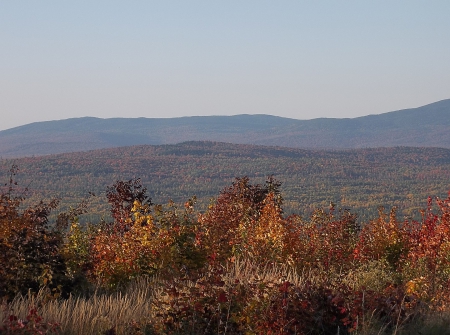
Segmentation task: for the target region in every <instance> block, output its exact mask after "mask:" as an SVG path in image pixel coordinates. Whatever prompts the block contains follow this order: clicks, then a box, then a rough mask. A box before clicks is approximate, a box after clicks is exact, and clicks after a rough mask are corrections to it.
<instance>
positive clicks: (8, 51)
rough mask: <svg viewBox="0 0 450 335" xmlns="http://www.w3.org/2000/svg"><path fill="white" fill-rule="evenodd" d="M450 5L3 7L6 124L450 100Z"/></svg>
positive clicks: (346, 109) (0, 47) (334, 110)
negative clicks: (91, 117) (78, 118)
mask: <svg viewBox="0 0 450 335" xmlns="http://www.w3.org/2000/svg"><path fill="white" fill-rule="evenodd" d="M449 17H450V1H448V0H445V1H433V0H427V1H415V0H408V1H396V0H389V1H383V0H377V1H361V0H354V1H320V0H318V1H301V0H298V1H283V0H280V1H264V0H255V1H253V0H248V1H246V0H239V1H234V0H227V1H212V0H209V1H195V0H193V1H186V0H184V1H170V0H164V1H132V0H131V1H112V0H109V1H83V0H78V1H57V0H54V1H21V0H14V1H13V0H10V1H6V0H5V1H1V2H0V113H1V115H2V118H1V121H0V130H1V129H7V128H12V127H15V126H18V125H22V124H26V123H31V122H36V121H45V120H55V119H65V118H70V117H81V116H97V117H103V118H107V117H178V116H190V115H235V114H244V113H245V114H271V115H278V116H284V117H290V118H296V119H312V118H317V117H339V118H340V117H357V116H362V115H368V114H379V113H384V112H388V111H392V110H398V109H403V108H410V107H418V106H422V105H425V104H428V103H431V102H434V101H438V100H442V99H448V98H450V20H449Z"/></svg>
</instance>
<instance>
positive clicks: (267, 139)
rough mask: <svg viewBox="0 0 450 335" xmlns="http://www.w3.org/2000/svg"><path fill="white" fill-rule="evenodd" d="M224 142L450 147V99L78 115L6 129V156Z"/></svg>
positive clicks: (1, 136)
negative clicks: (322, 112) (332, 114)
mask: <svg viewBox="0 0 450 335" xmlns="http://www.w3.org/2000/svg"><path fill="white" fill-rule="evenodd" d="M205 140H207V141H220V142H228V143H236V144H238V143H239V144H256V145H269V146H282V147H291V148H309V149H343V148H373V147H397V146H410V147H442V148H450V99H447V100H442V101H438V102H435V103H432V104H429V105H426V106H422V107H418V108H412V109H404V110H399V111H394V112H389V113H384V114H379V115H369V116H363V117H358V118H346V119H334V118H318V119H313V120H296V119H289V118H283V117H276V116H270V115H236V116H193V117H180V118H111V119H100V118H94V117H83V118H73V119H66V120H58V121H46V122H36V123H31V124H28V125H24V126H20V127H15V128H11V129H7V130H3V131H0V157H3V158H13V157H25V156H41V155H48V154H55V153H64V152H76V151H88V150H94V149H101V148H111V147H122V146H130V145H140V144H152V145H160V144H175V143H181V142H185V141H205Z"/></svg>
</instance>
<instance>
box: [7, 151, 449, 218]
mask: <svg viewBox="0 0 450 335" xmlns="http://www.w3.org/2000/svg"><path fill="white" fill-rule="evenodd" d="M13 163H15V164H17V165H18V166H19V168H20V173H19V175H18V181H19V185H22V186H29V189H30V192H31V195H32V196H31V198H30V200H33V201H34V202H36V201H38V200H40V199H48V198H50V197H60V198H62V202H63V205H64V206H69V205H74V204H75V203H77V202H78V201H80V200H81V199H82V198H83V196H85V195H87V194H88V192H89V191H92V192H94V193H96V194H97V195H99V196H97V197H95V198H93V199H92V211H93V212H94V213H97V214H98V215H101V214H103V215H104V214H105V213H107V209H108V206H107V204H106V200H105V197H104V192H105V189H106V187H107V186H111V185H112V184H113V183H114V182H115V181H117V180H128V179H130V178H133V177H139V178H141V179H142V182H143V184H144V185H145V186H147V187H148V189H149V194H150V195H151V196H152V198H153V200H154V202H155V203H160V204H165V203H167V202H168V200H169V199H172V200H174V201H175V202H176V203H184V202H185V201H186V200H187V199H188V198H189V197H191V196H193V195H196V196H197V197H198V201H199V207H200V209H201V208H203V209H204V208H206V206H207V205H208V203H209V201H210V199H211V198H212V197H215V196H217V194H218V193H219V192H220V191H221V190H222V189H223V188H224V187H226V186H228V185H230V184H231V183H232V182H233V180H234V178H235V177H242V176H248V177H250V179H251V182H252V183H263V182H264V181H265V178H266V177H267V176H268V175H271V174H273V175H274V176H275V177H276V178H277V179H278V180H280V181H281V182H283V186H282V191H283V196H284V199H285V206H284V208H285V210H286V212H291V213H292V212H294V213H299V214H304V215H308V214H310V213H311V212H312V211H313V210H314V209H315V208H317V207H324V206H326V207H327V206H328V205H329V203H330V202H331V201H333V202H335V203H337V205H338V206H340V207H345V208H349V209H352V210H353V211H355V212H357V213H359V214H360V216H361V217H362V219H364V218H367V217H369V216H371V217H372V218H373V217H375V216H376V211H377V208H378V206H380V205H382V206H385V207H386V208H387V209H390V208H391V207H392V206H397V207H398V209H399V214H400V217H401V216H402V215H405V216H408V215H410V216H415V217H417V216H420V214H419V211H418V209H419V208H423V207H424V206H426V199H427V197H428V196H440V197H446V194H447V191H448V190H450V149H443V148H412V147H397V148H372V149H352V150H331V151H325V150H304V149H295V148H282V147H266V146H253V145H236V144H227V143H217V142H185V143H182V144H176V145H159V146H149V145H147V146H133V147H121V148H110V149H101V150H94V151H89V152H77V153H66V154H58V155H49V156H42V157H28V158H21V159H14V160H5V159H4V160H0V180H3V181H5V182H6V181H7V180H8V175H7V172H8V170H9V168H10V167H11V165H12V164H13ZM102 194H103V196H102ZM97 218H98V216H97Z"/></svg>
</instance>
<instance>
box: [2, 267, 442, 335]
mask: <svg viewBox="0 0 450 335" xmlns="http://www.w3.org/2000/svg"><path fill="white" fill-rule="evenodd" d="M390 275H391V274H390V273H389V272H386V271H385V268H384V266H383V265H382V264H371V265H368V266H367V267H364V268H361V269H358V270H355V272H352V273H350V274H346V275H345V276H344V275H343V276H340V277H339V276H337V275H336V274H334V275H333V277H334V279H333V280H337V279H336V278H341V279H339V280H342V282H348V283H350V282H352V281H354V285H355V286H356V287H360V286H366V285H367V286H371V285H372V288H374V289H378V288H379V286H378V285H382V282H384V281H389V280H390V279H391V277H390ZM237 279H238V280H239V282H240V283H242V284H244V285H246V284H251V283H255V282H266V283H268V282H271V283H274V282H283V281H289V282H291V283H293V284H295V285H296V286H297V287H302V286H303V285H306V283H317V284H321V283H322V284H323V283H324V282H326V281H328V282H329V280H330V279H329V278H327V277H326V276H324V275H323V273H320V271H318V272H315V271H304V272H302V273H300V274H299V273H297V272H296V271H295V270H294V269H292V268H290V267H289V266H270V265H267V266H258V265H255V264H254V263H252V262H251V261H248V260H247V261H236V262H235V263H232V264H229V265H228V267H227V268H226V269H225V271H224V274H223V280H224V281H225V282H226V284H227V285H232V284H233V283H234V282H235V281H236V280H237ZM163 282H164V281H163V280H161V279H152V280H151V279H148V278H141V279H139V280H137V281H135V282H133V283H132V284H131V285H130V286H129V287H128V288H127V289H126V290H124V291H123V292H116V293H109V294H107V293H95V294H93V295H91V296H90V297H88V298H83V297H74V296H71V297H69V298H68V299H61V300H49V301H48V299H47V298H46V294H45V292H44V291H41V292H40V293H39V294H38V295H35V296H32V295H28V296H18V297H16V298H15V299H14V300H13V301H12V302H10V303H9V304H6V303H3V306H2V307H3V308H1V309H0V321H1V320H5V319H6V318H7V317H8V316H9V315H11V314H14V315H17V316H18V317H19V318H21V319H25V318H26V316H27V314H28V312H29V310H30V308H33V307H34V308H37V311H38V314H39V315H40V316H41V317H43V319H44V320H45V321H48V322H58V323H59V325H60V327H61V334H64V335H78V334H80V335H81V334H83V335H84V334H99V335H100V334H107V331H108V330H111V329H114V333H113V332H111V333H110V334H117V335H119V334H124V335H125V334H150V332H147V333H146V332H145V331H144V330H143V329H140V330H139V328H138V327H136V325H137V324H139V325H141V326H142V325H149V324H150V323H151V321H152V315H153V314H152V313H154V311H152V303H153V302H154V301H157V300H158V298H161V296H160V294H161V289H160V287H161V286H160V284H161V283H163ZM186 284H187V285H189V284H188V283H186ZM192 284H194V283H192ZM218 334H219V333H218ZM354 334H358V335H375V334H379V335H388V334H389V335H391V334H396V335H406V334H412V335H437V334H442V335H446V334H449V335H450V313H449V312H441V313H438V312H433V313H431V314H425V316H423V315H422V318H420V319H417V320H414V321H413V322H412V323H410V324H407V325H403V326H402V325H397V326H396V325H394V327H391V328H389V329H388V328H387V327H386V325H383V324H380V323H379V320H377V319H376V318H375V317H374V314H373V313H372V314H370V313H368V314H367V315H365V316H364V318H363V319H362V320H360V324H359V327H358V330H356V331H355V332H354Z"/></svg>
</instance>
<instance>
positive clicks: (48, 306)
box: [0, 278, 154, 335]
mask: <svg viewBox="0 0 450 335" xmlns="http://www.w3.org/2000/svg"><path fill="white" fill-rule="evenodd" d="M153 295H154V282H153V281H152V280H149V279H145V278H142V279H140V280H138V281H136V282H135V283H134V284H133V285H131V286H130V288H129V289H128V290H126V291H125V292H123V293H121V292H118V293H112V294H94V295H92V296H91V297H89V298H80V297H73V296H71V297H69V298H68V299H62V300H51V301H45V300H46V294H45V292H43V291H41V292H39V294H37V295H36V296H31V295H28V296H18V297H16V298H15V299H14V300H13V301H12V302H11V303H9V304H8V305H4V306H3V307H4V308H2V309H1V311H0V319H1V320H4V319H5V318H6V317H8V316H9V315H11V314H13V315H16V316H18V317H19V318H20V319H25V318H26V316H27V314H28V312H29V310H30V308H33V307H34V308H37V311H38V314H39V315H40V316H41V317H42V318H43V319H44V320H45V321H51V322H58V323H59V325H60V327H61V331H62V332H61V334H67V335H69V334H70V335H72V334H73V335H75V334H77V335H78V334H80V335H82V334H83V335H84V334H102V333H105V331H107V330H110V329H114V330H115V334H130V332H131V328H132V327H133V324H134V323H135V322H144V323H145V321H146V320H148V318H149V315H150V313H149V310H150V304H151V300H152V297H153Z"/></svg>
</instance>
